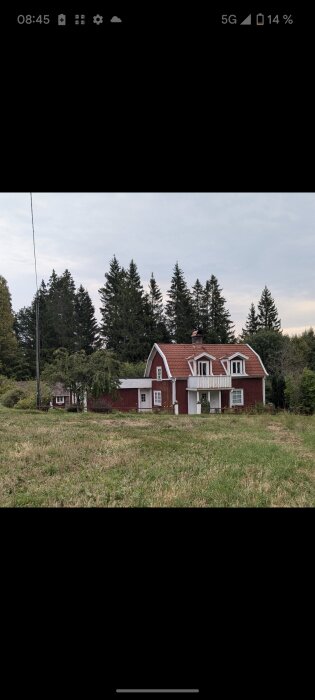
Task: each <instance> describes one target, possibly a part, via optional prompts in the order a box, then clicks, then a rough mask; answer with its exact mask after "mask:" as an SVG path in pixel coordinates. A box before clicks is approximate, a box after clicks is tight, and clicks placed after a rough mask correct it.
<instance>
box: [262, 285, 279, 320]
mask: <svg viewBox="0 0 315 700" xmlns="http://www.w3.org/2000/svg"><path fill="white" fill-rule="evenodd" d="M258 311H259V314H258V324H259V328H262V329H264V330H266V331H279V330H280V328H281V321H280V319H278V311H277V309H276V305H275V302H274V300H273V298H272V296H271V292H270V291H269V289H268V288H267V287H266V286H265V288H264V289H263V291H262V294H261V297H260V301H259V302H258Z"/></svg>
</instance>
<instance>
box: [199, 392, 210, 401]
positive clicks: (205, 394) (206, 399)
mask: <svg viewBox="0 0 315 700" xmlns="http://www.w3.org/2000/svg"><path fill="white" fill-rule="evenodd" d="M201 401H208V394H207V392H206V391H205V392H203V393H202V394H201Z"/></svg>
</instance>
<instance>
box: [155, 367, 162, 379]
mask: <svg viewBox="0 0 315 700" xmlns="http://www.w3.org/2000/svg"><path fill="white" fill-rule="evenodd" d="M156 378H157V380H158V381H161V379H162V367H157V368H156Z"/></svg>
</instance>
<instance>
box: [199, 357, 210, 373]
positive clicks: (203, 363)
mask: <svg viewBox="0 0 315 700" xmlns="http://www.w3.org/2000/svg"><path fill="white" fill-rule="evenodd" d="M200 365H207V373H206V374H200ZM197 367H198V377H209V376H210V373H211V362H209V360H198V365H197Z"/></svg>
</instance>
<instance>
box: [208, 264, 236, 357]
mask: <svg viewBox="0 0 315 700" xmlns="http://www.w3.org/2000/svg"><path fill="white" fill-rule="evenodd" d="M221 292H222V289H221V288H220V286H219V283H218V280H217V278H216V277H215V276H214V275H211V277H210V279H209V280H207V282H206V284H205V286H204V289H203V293H202V304H201V309H202V311H201V319H202V328H203V338H204V342H206V343H232V342H233V341H234V332H233V330H232V329H233V323H232V321H231V320H230V313H229V311H228V310H227V309H226V308H225V304H226V300H225V299H224V297H223V296H222V294H221Z"/></svg>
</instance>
